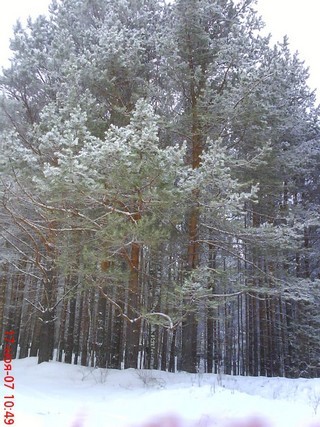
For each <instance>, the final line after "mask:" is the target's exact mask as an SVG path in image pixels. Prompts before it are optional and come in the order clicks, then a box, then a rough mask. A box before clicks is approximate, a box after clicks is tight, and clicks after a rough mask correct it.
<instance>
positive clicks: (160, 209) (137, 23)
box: [0, 0, 320, 377]
mask: <svg viewBox="0 0 320 427" xmlns="http://www.w3.org/2000/svg"><path fill="white" fill-rule="evenodd" d="M254 5H255V2H254V1H253V0H241V1H237V2H235V1H233V0H200V1H194V0H178V1H176V2H171V3H167V2H161V1H158V0H119V1H111V0H110V1H108V0H107V1H106V0H92V1H87V0H60V1H59V2H57V1H53V2H52V4H51V6H50V12H49V14H48V16H47V17H43V16H41V17H39V18H37V19H36V20H35V21H31V20H30V21H29V22H28V26H27V28H23V27H22V26H21V25H20V24H17V25H16V27H15V29H14V35H13V38H12V42H11V48H12V51H13V56H12V61H11V67H10V68H8V69H5V70H3V71H2V74H1V76H0V86H1V117H0V119H1V154H0V156H1V157H0V158H1V160H0V167H1V205H0V215H1V235H0V239H1V243H2V247H3V250H2V253H1V260H0V274H1V276H0V280H1V282H0V283H1V289H0V292H1V296H0V318H1V321H2V325H3V332H4V331H6V330H14V331H15V333H16V347H15V354H16V355H17V357H27V356H35V355H38V358H39V363H40V362H42V361H47V360H50V359H52V358H56V359H58V360H60V361H65V362H66V363H76V364H77V363H80V364H82V365H85V366H89V365H90V366H98V367H112V368H121V367H125V368H127V367H130V368H139V367H144V368H150V369H163V370H170V371H176V370H186V371H189V372H215V373H218V372H219V373H220V372H224V373H228V374H241V375H268V376H290V377H296V376H308V377H310V376H319V374H320V367H319V361H318V354H319V350H320V342H319V336H318V334H317V331H318V330H319V322H320V318H319V315H318V309H317V307H319V302H320V288H319V285H320V276H319V272H320V265H319V184H318V171H319V164H320V163H319V162H320V157H319V149H318V145H319V138H320V129H319V109H318V108H317V107H316V105H315V95H314V93H313V92H312V91H311V90H310V89H309V88H308V85H307V78H308V73H307V69H306V68H305V67H304V64H303V63H302V62H301V61H300V60H299V57H298V55H297V54H295V55H292V54H291V53H290V50H289V47H288V40H287V39H286V38H285V39H284V40H283V42H282V43H278V44H277V45H276V46H273V47H272V46H271V45H270V40H269V38H268V37H263V36H262V35H261V33H260V30H261V28H262V26H263V23H262V21H261V20H260V18H259V17H258V15H257V13H256V12H255V9H254Z"/></svg>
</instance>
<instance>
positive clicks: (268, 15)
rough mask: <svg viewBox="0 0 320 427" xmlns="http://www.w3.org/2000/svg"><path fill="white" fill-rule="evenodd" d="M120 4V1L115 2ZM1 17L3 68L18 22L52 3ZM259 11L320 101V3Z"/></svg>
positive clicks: (271, 3)
mask: <svg viewBox="0 0 320 427" xmlns="http://www.w3.org/2000/svg"><path fill="white" fill-rule="evenodd" d="M114 1H117V0H114ZM3 3H4V4H3V5H2V7H1V15H0V65H1V66H6V65H8V56H9V55H10V51H9V38H10V37H11V35H12V26H13V25H14V23H15V22H16V20H17V19H18V18H20V19H21V20H22V22H23V23H25V21H26V18H27V17H28V15H31V16H32V17H35V16H37V15H39V14H41V13H46V11H47V9H48V5H49V3H50V0H9V1H4V0H3ZM258 11H259V14H260V15H262V17H263V19H264V21H265V22H266V31H267V32H270V33H272V34H273V36H274V39H273V40H274V41H277V40H282V38H283V36H284V35H285V34H287V35H288V36H289V41H290V46H291V49H292V51H296V50H298V51H299V52H300V57H301V59H304V60H305V62H306V65H308V66H309V67H310V75H311V77H310V81H309V85H310V86H311V88H317V91H318V98H320V53H319V47H318V45H319V42H320V25H319V19H320V13H319V12H320V0H258Z"/></svg>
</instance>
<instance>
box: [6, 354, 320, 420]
mask: <svg viewBox="0 0 320 427" xmlns="http://www.w3.org/2000/svg"><path fill="white" fill-rule="evenodd" d="M12 375H14V377H15V390H14V396H15V398H14V399H15V406H14V413H15V423H14V426H15V427H28V426H32V427H53V426H55V427H80V426H81V427H136V426H141V423H143V422H146V421H147V420H150V419H153V418H154V417H155V416H158V415H162V414H177V415H178V416H180V417H182V418H183V419H184V420H186V423H187V425H188V426H189V425H191V424H188V422H189V421H190V423H191V421H196V420H198V421H199V420H201V422H200V423H199V424H197V425H199V426H205V425H207V424H206V420H208V419H210V420H214V421H213V422H212V425H213V426H222V425H223V426H225V425H227V424H226V421H228V420H231V419H235V418H237V419H247V418H248V417H253V416H256V417H259V418H262V419H264V420H267V421H268V425H270V426H272V427H280V426H281V427H305V426H307V425H308V426H314V425H315V423H317V422H318V423H319V424H318V425H320V379H309V380H307V379H299V380H292V379H285V378H265V377H258V378H253V377H238V376H236V377H234V376H224V375H222V376H217V375H213V374H187V373H176V374H172V373H168V372H160V371H136V370H134V369H127V370H122V371H117V370H105V369H94V368H87V367H83V366H77V365H68V364H62V363H59V362H49V363H42V364H40V365H38V364H37V359H36V358H28V359H20V360H13V361H12ZM5 393H6V394H7V395H9V394H12V391H11V390H9V389H5ZM210 425H211V424H210ZM164 427H169V425H167V426H164Z"/></svg>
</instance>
